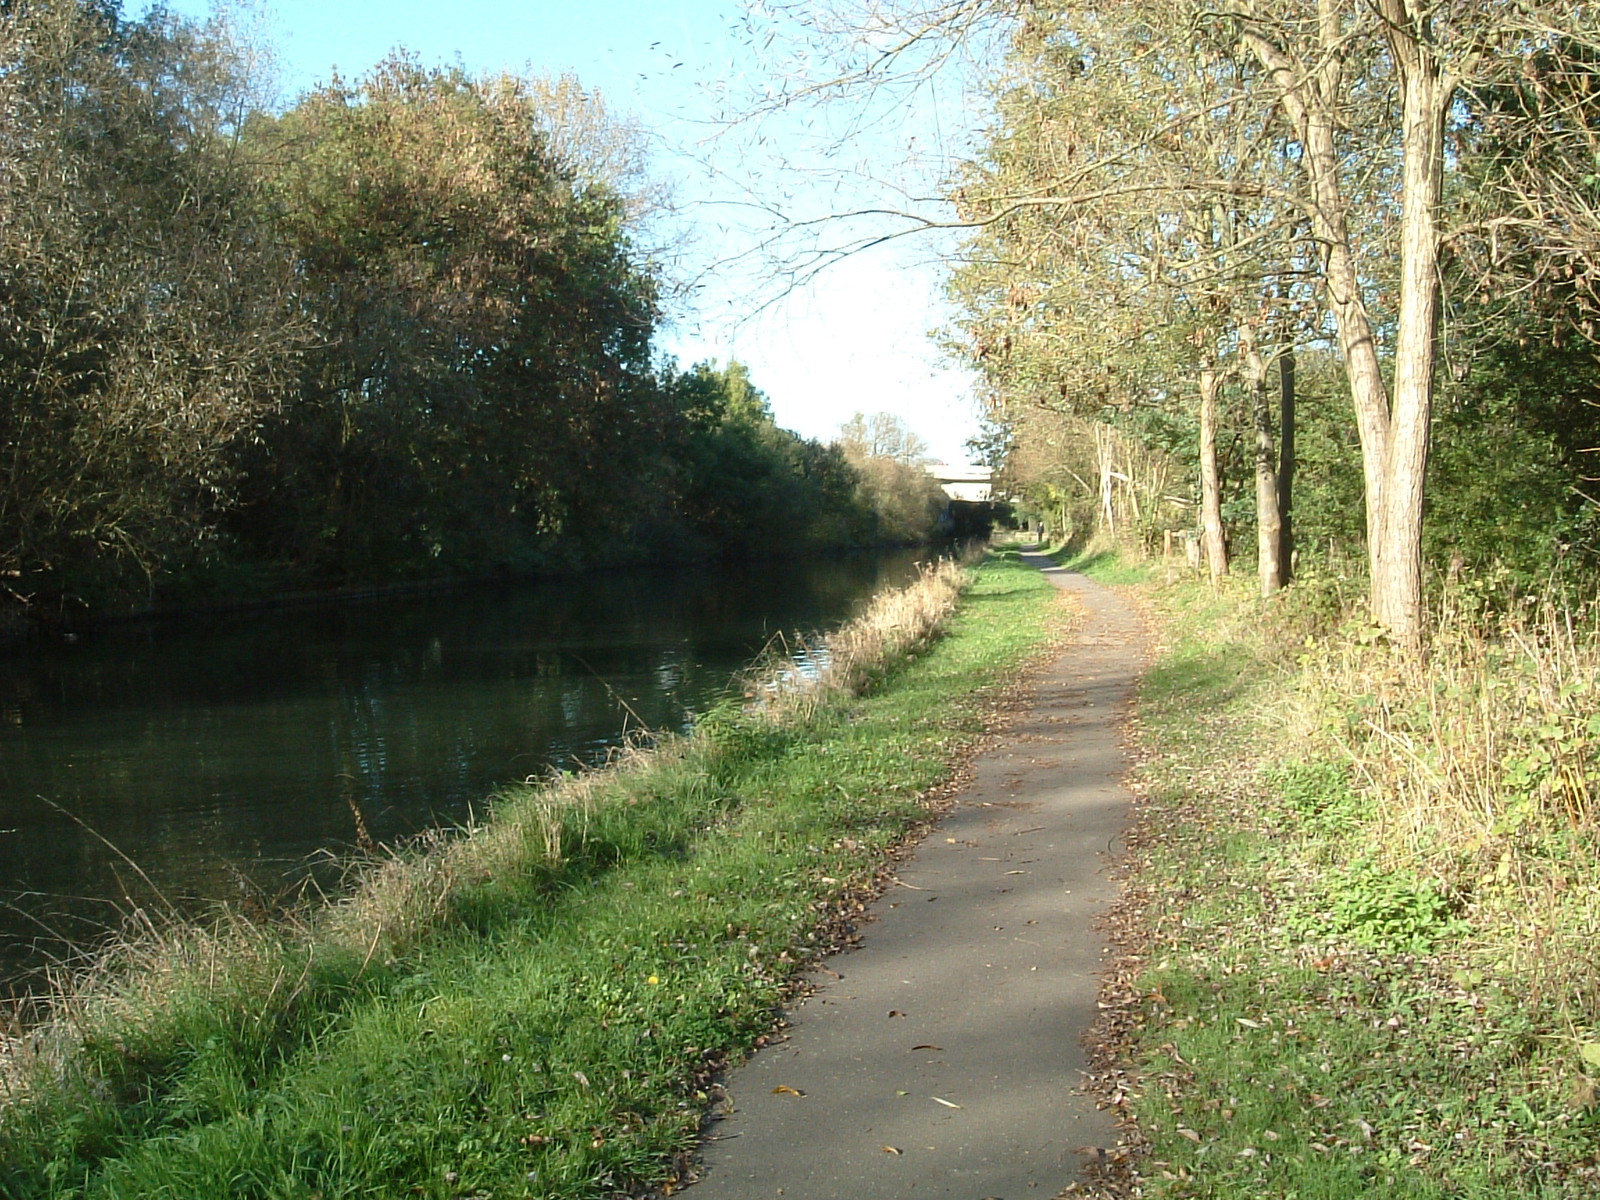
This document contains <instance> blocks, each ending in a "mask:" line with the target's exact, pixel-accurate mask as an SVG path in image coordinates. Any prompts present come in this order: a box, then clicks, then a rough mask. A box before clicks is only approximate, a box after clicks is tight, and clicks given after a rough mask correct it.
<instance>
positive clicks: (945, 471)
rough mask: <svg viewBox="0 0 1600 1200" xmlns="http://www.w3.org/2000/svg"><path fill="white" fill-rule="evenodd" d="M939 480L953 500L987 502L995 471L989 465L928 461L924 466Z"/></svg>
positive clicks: (975, 502) (946, 493) (974, 502)
mask: <svg viewBox="0 0 1600 1200" xmlns="http://www.w3.org/2000/svg"><path fill="white" fill-rule="evenodd" d="M923 469H924V470H925V471H927V472H928V474H929V475H932V476H933V477H934V479H936V480H938V482H939V486H940V487H942V488H943V489H944V494H945V495H946V496H949V497H950V499H952V500H965V501H967V502H968V503H971V504H984V503H987V502H988V501H989V500H990V499H991V498H992V497H991V491H992V486H991V481H992V479H993V477H994V471H993V470H992V469H990V468H989V467H969V466H966V465H965V464H963V465H962V466H959V467H955V466H951V465H950V464H949V463H928V464H927V465H926V466H925V467H924V468H923Z"/></svg>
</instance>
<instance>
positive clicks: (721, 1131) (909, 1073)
mask: <svg viewBox="0 0 1600 1200" xmlns="http://www.w3.org/2000/svg"><path fill="white" fill-rule="evenodd" d="M1023 558H1024V561H1027V562H1029V563H1031V564H1032V565H1034V566H1037V567H1039V568H1040V569H1041V570H1045V571H1046V572H1047V573H1048V574H1049V576H1050V578H1051V581H1052V582H1053V583H1055V584H1056V585H1057V586H1058V587H1061V588H1062V589H1064V590H1066V591H1068V592H1070V593H1072V594H1074V595H1075V596H1076V597H1077V598H1078V600H1079V602H1080V603H1081V604H1082V606H1083V609H1084V612H1085V619H1084V620H1083V622H1082V625H1081V627H1080V628H1079V629H1078V630H1077V631H1076V632H1075V634H1074V635H1073V636H1072V638H1071V640H1070V642H1069V644H1068V645H1067V646H1066V648H1065V649H1064V650H1063V651H1062V653H1061V654H1060V655H1058V656H1057V658H1056V659H1055V660H1054V661H1053V662H1051V663H1050V664H1048V665H1047V666H1045V667H1044V668H1042V669H1041V670H1039V671H1038V672H1037V673H1036V674H1035V675H1034V676H1033V677H1032V678H1031V679H1030V681H1029V686H1028V691H1027V694H1026V696H1025V698H1024V702H1023V704H1022V707H1021V708H1020V709H1019V711H1018V713H1017V715H1016V718H1015V719H1014V720H1013V722H1012V723H1011V725H1010V726H1009V727H1008V728H1007V729H1006V730H1005V732H1003V733H1002V734H1000V735H999V737H998V738H997V740H996V742H995V744H994V745H993V746H992V747H991V748H990V749H989V750H988V751H987V752H986V753H984V754H983V755H981V756H980V757H979V758H978V759H977V761H976V762H975V764H974V768H975V771H974V778H973V782H972V784H971V786H970V787H969V788H967V789H966V790H965V791H964V792H963V793H962V794H961V795H960V796H958V797H957V798H956V802H955V806H954V808H953V809H952V810H951V811H950V813H949V815H947V816H946V817H945V818H943V819H942V820H941V821H940V822H939V823H938V824H937V825H936V826H935V827H934V828H933V830H932V832H931V833H930V834H929V836H928V838H927V840H926V841H925V842H924V843H923V844H922V845H921V846H920V847H919V848H918V849H917V851H916V853H915V855H914V857H912V858H910V859H908V860H907V861H906V862H905V863H904V864H902V867H901V869H900V871H899V877H898V878H899V886H891V887H890V889H889V891H888V892H887V893H886V894H885V895H884V896H883V897H881V898H880V899H879V900H878V901H877V902H876V904H874V905H873V906H872V910H871V911H872V915H873V917H874V918H875V920H874V921H873V923H872V924H870V925H868V926H866V927H865V936H864V937H863V939H862V945H861V947H860V948H859V949H857V950H855V951H852V952H850V953H848V954H843V955H837V956H835V957H833V958H830V959H829V960H828V962H827V968H828V969H827V970H825V971H822V972H819V973H818V974H817V975H816V977H815V979H814V982H815V983H816V985H817V990H816V992H815V994H813V995H812V996H811V997H810V998H809V999H808V1000H806V1001H805V1002H804V1003H803V1004H801V1005H799V1006H797V1007H796V1008H795V1009H794V1010H793V1011H792V1012H791V1013H790V1014H789V1017H790V1023H789V1026H788V1028H787V1029H786V1031H785V1033H786V1035H787V1036H786V1037H785V1038H784V1039H783V1040H781V1041H778V1042H776V1044H773V1045H771V1046H769V1047H767V1048H766V1049H764V1050H762V1051H761V1052H760V1053H758V1054H757V1055H756V1056H755V1057H754V1058H752V1059H751V1060H750V1061H749V1062H748V1063H747V1064H746V1065H744V1066H743V1067H740V1068H738V1069H737V1070H735V1071H733V1072H731V1073H730V1075H729V1077H728V1079H727V1081H726V1086H727V1090H728V1093H729V1097H730V1100H729V1104H730V1107H731V1112H730V1113H729V1114H728V1115H726V1116H723V1117H721V1118H719V1119H717V1120H716V1121H714V1122H713V1123H712V1124H711V1125H710V1127H709V1129H708V1133H707V1137H706V1139H705V1142H704V1144H703V1145H702V1161H703V1167H704V1177H703V1179H702V1181H701V1182H700V1183H698V1184H696V1185H695V1186H694V1188H693V1192H692V1194H693V1196H694V1198H695V1200H761V1198H765V1197H778V1196H782V1197H784V1198H785V1200H879V1198H887V1197H924V1196H926V1197H960V1198H961V1200H980V1198H983V1197H989V1198H991V1200H1023V1198H1024V1197H1028V1196H1034V1197H1042V1198H1047V1197H1052V1196H1055V1195H1057V1194H1058V1193H1059V1192H1060V1191H1061V1190H1062V1189H1064V1188H1065V1187H1066V1186H1067V1185H1068V1184H1069V1183H1071V1182H1072V1181H1073V1180H1074V1179H1077V1178H1079V1177H1080V1167H1081V1160H1082V1156H1083V1152H1084V1151H1085V1150H1092V1149H1093V1148H1095V1147H1109V1146H1111V1145H1112V1144H1113V1142H1114V1135H1113V1132H1112V1123H1111V1119H1110V1116H1109V1114H1106V1113H1102V1112H1099V1111H1097V1110H1096V1108H1095V1104H1094V1101H1093V1099H1092V1097H1090V1096H1087V1095H1085V1094H1083V1093H1082V1092H1081V1091H1080V1088H1079V1085H1080V1082H1081V1079H1082V1074H1083V1072H1084V1070H1085V1067H1086V1060H1085V1054H1084V1050H1083V1047H1082V1046H1081V1045H1080V1038H1081V1036H1082V1035H1083V1033H1084V1032H1085V1031H1087V1030H1088V1028H1089V1027H1090V1025H1091V1024H1093V1022H1094V1020H1095V1016H1096V1003H1095V1002H1096V996H1097V993H1098V989H1099V972H1100V967H1101V962H1102V956H1103V955H1104V953H1105V942H1104V938H1103V936H1102V935H1101V934H1100V933H1099V932H1098V931H1097V929H1096V928H1095V921H1096V918H1097V917H1098V916H1099V914H1100V913H1102V912H1103V911H1104V909H1105V908H1106V906H1107V905H1108V904H1109V902H1110V901H1111V900H1112V899H1114V898H1115V891H1116V889H1115V887H1114V885H1113V884H1112V883H1111V881H1110V879H1109V878H1108V872H1107V870H1106V867H1107V865H1108V861H1107V860H1108V856H1109V855H1112V854H1115V853H1117V852H1118V851H1119V849H1120V839H1121V836H1122V833H1123V830H1124V828H1125V826H1126V822H1127V817H1128V805H1129V801H1130V797H1129V795H1128V793H1127V792H1126V790H1125V788H1124V786H1123V783H1122V778H1123V775H1124V773H1125V771H1126V769H1127V765H1128V764H1127V760H1126V758H1125V756H1124V753H1123V750H1122V744H1121V736H1120V727H1121V721H1122V717H1123V715H1124V712H1125V709H1126V705H1127V703H1128V700H1129V698H1130V696H1131V693H1132V689H1133V686H1134V683H1135V682H1136V680H1137V678H1138V674H1139V671H1140V667H1141V664H1142V660H1143V654H1142V641H1141V638H1142V631H1141V628H1140V624H1139V621H1138V618H1137V616H1136V615H1135V614H1134V612H1133V611H1132V609H1131V607H1130V606H1129V605H1128V604H1127V603H1126V602H1125V601H1124V600H1122V599H1121V598H1120V597H1119V596H1117V595H1116V594H1115V593H1113V592H1111V591H1109V590H1107V589H1105V588H1103V587H1100V586H1099V585H1097V584H1095V583H1092V582H1090V581H1089V580H1087V579H1085V578H1084V577H1083V576H1081V575H1076V574H1072V573H1069V572H1066V571H1063V570H1062V569H1061V568H1059V567H1057V566H1056V565H1055V563H1053V562H1052V561H1051V560H1049V559H1047V558H1045V557H1043V556H1042V555H1031V554H1028V555H1024V556H1023ZM796 1093H798V1094H796Z"/></svg>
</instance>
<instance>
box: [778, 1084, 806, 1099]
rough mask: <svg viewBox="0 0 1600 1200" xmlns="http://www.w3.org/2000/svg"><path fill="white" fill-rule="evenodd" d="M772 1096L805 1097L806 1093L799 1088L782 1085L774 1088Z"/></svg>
mask: <svg viewBox="0 0 1600 1200" xmlns="http://www.w3.org/2000/svg"><path fill="white" fill-rule="evenodd" d="M772 1094H773V1095H774V1096H804V1095H805V1093H804V1092H802V1091H801V1090H800V1089H799V1088H792V1087H790V1086H789V1085H788V1084H787V1083H780V1084H779V1085H778V1086H777V1087H775V1088H773V1089H772Z"/></svg>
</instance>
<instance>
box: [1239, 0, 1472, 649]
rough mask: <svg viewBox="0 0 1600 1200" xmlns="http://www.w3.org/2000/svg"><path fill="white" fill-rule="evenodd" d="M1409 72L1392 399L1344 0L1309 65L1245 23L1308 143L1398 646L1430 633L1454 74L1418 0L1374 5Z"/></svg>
mask: <svg viewBox="0 0 1600 1200" xmlns="http://www.w3.org/2000/svg"><path fill="white" fill-rule="evenodd" d="M1375 7H1376V8H1377V10H1378V13H1379V16H1380V17H1381V19H1382V22H1383V27H1384V32H1385V36H1386V38H1387V40H1388V44H1389V50H1390V57H1391V58H1392V60H1393V64H1394V71H1395V75H1396V77H1397V78H1398V81H1399V88H1400V103H1401V111H1402V122H1401V130H1400V146H1401V157H1402V176H1401V287H1400V313H1399V324H1398V331H1397V335H1396V340H1395V361H1394V370H1395V374H1394V381H1395V385H1394V393H1393V403H1392V406H1391V397H1390V392H1389V389H1388V388H1387V387H1386V386H1385V384H1384V380H1383V374H1382V371H1381V369H1380V364H1379V361H1378V351H1377V338H1376V336H1375V332H1374V330H1373V327H1372V321H1371V319H1370V318H1369V316H1368V314H1367V310H1366V304H1365V301H1364V298H1363V295H1362V279H1361V272H1360V269H1359V267H1358V264H1357V262H1356V256H1355V247H1354V243H1353V241H1352V239H1351V236H1350V228H1349V199H1348V198H1347V197H1346V196H1345V194H1344V188H1343V184H1342V182H1341V179H1340V174H1339V171H1340V158H1339V147H1338V143H1337V137H1336V132H1337V129H1338V126H1339V121H1340V118H1341V116H1342V112H1341V109H1342V108H1343V99H1342V93H1343V89H1344V87H1345V86H1346V81H1345V79H1344V78H1343V65H1342V64H1343V57H1344V55H1345V53H1346V52H1347V50H1346V42H1345V37H1344V29H1343V26H1342V20H1343V18H1344V17H1345V16H1346V15H1348V13H1349V12H1350V11H1351V10H1350V9H1349V8H1348V7H1347V6H1346V4H1345V3H1343V0H1318V4H1317V16H1318V34H1317V37H1316V41H1317V54H1316V56H1315V57H1316V60H1317V65H1316V66H1315V67H1314V68H1311V69H1302V68H1301V67H1300V65H1299V63H1297V62H1296V61H1295V59H1294V58H1293V57H1292V56H1291V55H1290V54H1289V53H1288V52H1287V51H1286V50H1285V47H1284V45H1283V44H1280V43H1279V42H1276V41H1274V40H1273V36H1272V33H1271V30H1270V28H1269V27H1268V26H1267V25H1265V24H1258V23H1254V22H1247V23H1246V24H1245V25H1244V26H1243V28H1242V29H1241V32H1240V41H1241V44H1242V45H1244V46H1245V48H1246V49H1248V50H1249V51H1250V52H1251V53H1252V54H1253V55H1254V56H1255V57H1256V59H1257V60H1258V61H1259V62H1260V63H1261V65H1262V67H1263V68H1264V69H1265V70H1266V72H1267V73H1268V75H1269V76H1270V77H1271V78H1272V80H1273V82H1274V84H1275V85H1276V88H1277V91H1278V95H1279V98H1280V99H1281V100H1282V103H1283V108H1284V112H1285V113H1286V114H1287V116H1288V118H1289V121H1290V124H1291V125H1292V126H1293V128H1294V131H1295V136H1296V137H1297V138H1298V139H1299V141H1300V144H1301V155H1300V162H1301V165H1302V167H1303V168H1304V170H1305V172H1306V180H1307V184H1308V186H1309V190H1310V200H1311V205H1310V207H1311V215H1312V226H1313V232H1314V234H1315V235H1316V238H1317V240H1318V241H1319V242H1320V243H1321V244H1322V246H1323V248H1324V254H1325V256H1326V257H1325V262H1324V278H1325V281H1326V283H1327V295H1328V303H1329V307H1330V308H1331V309H1332V310H1333V314H1334V319H1335V322H1336V324H1337V327H1338V335H1339V348H1340V351H1341V352H1342V354H1343V356H1344V363H1345V373H1346V376H1347V378H1348V380H1349V384H1350V397H1351V400H1352V402H1353V404H1354V407H1355V413H1356V427H1357V429H1358V431H1359V433H1360V435H1361V468H1362V475H1363V478H1364V479H1365V482H1366V510H1367V513H1366V515H1367V558H1368V563H1369V565H1370V568H1371V585H1370V592H1369V597H1370V602H1371V607H1372V615H1373V618H1374V619H1375V620H1376V621H1377V622H1378V623H1379V624H1381V625H1383V626H1384V627H1385V628H1387V629H1388V630H1389V632H1390V634H1391V635H1392V636H1393V637H1394V638H1395V639H1396V640H1397V641H1398V642H1400V643H1401V644H1402V645H1407V646H1413V647H1414V646H1416V645H1417V644H1418V643H1419V642H1420V640H1421V636H1422V485H1423V477H1424V475H1425V474H1426V469H1427V456H1428V423H1429V419H1430V415H1431V410H1432V404H1433V373H1434V356H1435V347H1436V338H1437V329H1438V319H1439V281H1438V259H1439V243H1438V231H1437V228H1436V225H1435V221H1436V218H1437V213H1438V204H1439V197H1440V192H1441V182H1442V178H1443V167H1444V158H1443V155H1444V114H1445V111H1446V110H1447V109H1448V108H1449V105H1450V100H1451V97H1452V96H1453V94H1454V91H1455V85H1454V84H1453V83H1452V82H1447V81H1446V79H1445V78H1444V75H1443V72H1442V70H1441V67H1440V60H1439V58H1438V56H1437V52H1436V51H1435V50H1434V48H1433V42H1432V31H1431V29H1430V28H1429V22H1428V20H1427V15H1426V12H1423V11H1419V9H1420V8H1422V7H1423V6H1422V5H1420V4H1419V3H1418V0H1377V3H1376V4H1375Z"/></svg>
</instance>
